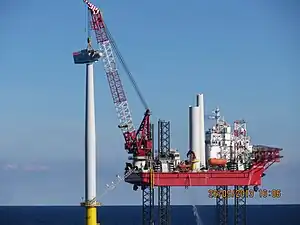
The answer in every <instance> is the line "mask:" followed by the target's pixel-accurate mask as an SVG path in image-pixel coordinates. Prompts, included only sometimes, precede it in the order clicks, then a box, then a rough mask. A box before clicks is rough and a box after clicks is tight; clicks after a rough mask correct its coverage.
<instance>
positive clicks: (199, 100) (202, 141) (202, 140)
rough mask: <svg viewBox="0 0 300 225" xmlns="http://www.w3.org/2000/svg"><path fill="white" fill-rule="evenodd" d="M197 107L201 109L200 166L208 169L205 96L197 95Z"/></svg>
mask: <svg viewBox="0 0 300 225" xmlns="http://www.w3.org/2000/svg"><path fill="white" fill-rule="evenodd" d="M197 106H198V107H199V108H200V115H199V120H200V124H199V127H200V128H199V131H200V136H199V139H200V166H201V167H206V156H205V128H204V100H203V94H198V95H197Z"/></svg>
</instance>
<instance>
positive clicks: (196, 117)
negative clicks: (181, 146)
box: [189, 106, 201, 170]
mask: <svg viewBox="0 0 300 225" xmlns="http://www.w3.org/2000/svg"><path fill="white" fill-rule="evenodd" d="M199 137H200V108H199V107H192V106H190V107H189V145H190V146H189V147H190V150H192V151H193V152H194V153H195V158H196V163H195V164H194V169H195V170H197V169H200V154H201V153H200V144H201V143H200V138H199Z"/></svg>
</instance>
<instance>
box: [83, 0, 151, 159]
mask: <svg viewBox="0 0 300 225" xmlns="http://www.w3.org/2000/svg"><path fill="white" fill-rule="evenodd" d="M83 1H84V3H85V4H86V5H87V7H88V9H89V12H90V15H91V17H90V20H91V21H90V22H91V29H92V30H94V31H95V35H96V39H97V43H98V45H99V50H100V52H101V53H102V62H103V65H104V70H105V73H106V76H107V80H108V84H109V87H110V91H111V95H112V99H113V102H114V105H115V108H116V111H117V115H118V118H119V121H120V125H119V128H120V129H121V131H122V133H123V136H124V139H125V149H126V150H127V151H128V153H129V154H133V156H135V157H144V156H147V155H149V154H150V152H151V149H152V138H151V125H150V110H149V108H148V106H147V104H146V101H145V100H144V98H143V97H142V95H141V92H140V91H139V89H138V87H137V85H136V82H135V81H134V79H133V77H132V74H131V73H130V71H129V69H128V67H127V65H126V63H125V61H124V59H123V57H122V55H121V53H120V52H119V50H118V48H117V45H116V43H115V42H114V40H113V38H112V36H111V34H110V32H109V30H108V29H107V26H106V25H105V22H104V20H103V16H102V13H101V11H100V9H99V8H98V7H96V6H95V5H93V4H92V3H91V2H89V1H87V0H83ZM114 54H116V56H117V57H118V59H119V61H120V63H121V64H122V66H123V68H124V70H125V72H126V73H127V75H128V76H129V78H130V81H131V83H132V84H133V86H134V88H135V90H136V92H137V94H138V96H139V98H140V100H141V102H142V103H143V105H144V107H145V109H146V110H145V113H144V117H143V120H142V122H141V123H140V126H139V128H138V129H137V130H136V129H135V127H134V124H133V121H132V116H131V112H130V109H129V106H128V101H127V98H126V94H125V91H124V89H123V85H122V82H121V79H120V76H119V72H118V68H117V63H116V59H115V56H114Z"/></svg>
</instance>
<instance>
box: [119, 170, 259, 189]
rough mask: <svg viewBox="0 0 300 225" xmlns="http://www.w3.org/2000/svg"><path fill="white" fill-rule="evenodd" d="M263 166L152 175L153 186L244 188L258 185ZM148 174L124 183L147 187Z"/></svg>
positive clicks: (141, 174)
mask: <svg viewBox="0 0 300 225" xmlns="http://www.w3.org/2000/svg"><path fill="white" fill-rule="evenodd" d="M263 172H264V168H263V166H259V167H256V168H252V169H251V170H247V171H207V172H185V173H182V172H181V173H179V172H178V173H176V172H175V173H158V172H154V173H153V175H154V176H153V178H154V179H153V181H154V186H234V185H239V186H244V185H248V186H249V185H250V186H251V185H260V184H261V177H262V174H263ZM149 178H150V173H133V174H132V175H130V176H129V177H128V178H127V179H126V180H125V181H126V182H128V183H131V184H138V185H141V184H142V185H149V184H150V179H149Z"/></svg>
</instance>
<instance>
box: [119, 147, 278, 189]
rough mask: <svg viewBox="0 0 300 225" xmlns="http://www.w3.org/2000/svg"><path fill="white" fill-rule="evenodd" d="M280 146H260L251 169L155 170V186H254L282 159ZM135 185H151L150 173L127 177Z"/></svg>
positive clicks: (128, 181) (134, 174) (137, 173)
mask: <svg viewBox="0 0 300 225" xmlns="http://www.w3.org/2000/svg"><path fill="white" fill-rule="evenodd" d="M257 149H258V148H257ZM281 150H282V149H279V148H271V147H267V146H259V149H258V150H257V151H255V152H254V160H253V162H254V165H253V166H252V168H251V169H249V170H244V171H230V170H223V171H220V170H219V171H218V170H215V171H214V170H210V171H203V172H179V171H178V172H170V173H163V172H153V184H154V186H235V185H237V186H254V185H261V179H262V176H263V173H264V172H265V171H266V170H267V169H268V168H269V166H271V165H272V164H273V163H275V162H279V161H280V158H281V156H280V154H279V153H280V151H281ZM125 182H127V183H131V184H135V185H139V186H140V185H146V186H148V185H150V173H149V172H147V173H141V172H136V173H132V174H131V175H130V176H129V177H127V178H126V179H125Z"/></svg>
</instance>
